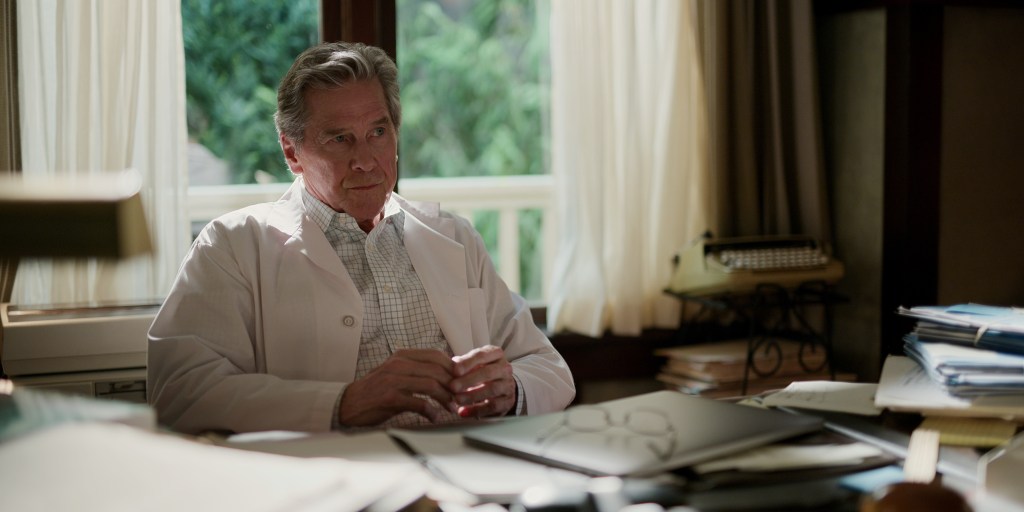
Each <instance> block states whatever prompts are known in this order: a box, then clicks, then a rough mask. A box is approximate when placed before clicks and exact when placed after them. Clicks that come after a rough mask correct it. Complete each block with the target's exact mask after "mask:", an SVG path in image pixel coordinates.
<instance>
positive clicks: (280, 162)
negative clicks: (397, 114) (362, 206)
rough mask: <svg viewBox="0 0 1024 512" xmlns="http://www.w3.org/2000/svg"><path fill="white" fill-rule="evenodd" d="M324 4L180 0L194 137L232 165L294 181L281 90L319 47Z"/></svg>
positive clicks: (243, 175)
mask: <svg viewBox="0 0 1024 512" xmlns="http://www.w3.org/2000/svg"><path fill="white" fill-rule="evenodd" d="M318 13H319V6H318V0H276V1H267V0H181V15H182V20H183V23H182V25H183V26H182V34H183V37H184V41H185V82H186V95H187V109H188V127H189V137H190V138H192V139H193V140H196V141H197V142H199V143H200V144H202V145H204V146H206V147H207V148H208V149H210V151H212V152H213V153H214V154H215V155H217V156H218V157H220V158H221V159H223V160H225V161H227V162H228V164H229V165H230V166H231V169H232V180H233V181H234V182H235V183H252V182H254V180H255V178H254V177H255V173H256V171H257V170H262V171H265V172H267V173H270V174H271V175H273V176H274V177H276V178H277V179H278V180H281V181H290V180H291V173H290V172H288V169H287V166H286V165H285V163H284V157H283V156H282V155H281V149H280V147H279V146H278V142H277V134H276V132H275V130H274V120H273V116H274V111H275V110H276V108H277V85H278V83H279V81H280V80H281V77H282V76H284V74H285V73H286V72H287V71H288V67H289V66H290V65H291V63H292V60H293V59H294V58H295V57H296V56H297V55H298V54H299V53H300V52H302V50H305V49H306V48H307V47H309V46H311V45H313V44H316V42H317V38H318V32H317V26H318V19H319V18H318V16H319V14H318Z"/></svg>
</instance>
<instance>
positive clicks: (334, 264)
mask: <svg viewBox="0 0 1024 512" xmlns="http://www.w3.org/2000/svg"><path fill="white" fill-rule="evenodd" d="M304 186H305V185H304V184H303V181H302V177H301V176H299V177H297V178H296V179H295V182H294V183H292V186H291V187H289V188H288V191H287V192H286V193H285V194H284V195H283V196H282V197H281V199H280V200H279V201H278V202H277V204H276V205H275V206H276V208H274V211H273V213H272V214H271V215H270V216H269V218H268V219H267V223H268V224H269V225H270V226H271V227H272V228H275V229H277V230H279V231H281V232H282V233H283V234H284V235H285V236H287V237H288V238H287V239H286V240H285V241H284V245H285V247H286V248H289V249H295V250H297V251H299V252H300V253H301V254H303V255H305V256H306V257H307V258H309V259H310V261H312V262H313V264H315V265H316V266H318V267H320V268H322V269H324V270H326V271H328V272H330V273H332V274H334V275H335V276H337V277H338V278H340V279H342V280H350V278H349V276H348V272H346V271H345V267H344V266H343V265H342V264H341V260H340V259H339V258H338V253H336V252H334V248H333V247H331V243H330V242H328V241H327V237H326V236H324V234H323V231H321V230H320V227H319V226H317V225H316V223H314V222H313V221H311V220H309V219H306V215H305V210H304V208H303V206H302V187H304Z"/></svg>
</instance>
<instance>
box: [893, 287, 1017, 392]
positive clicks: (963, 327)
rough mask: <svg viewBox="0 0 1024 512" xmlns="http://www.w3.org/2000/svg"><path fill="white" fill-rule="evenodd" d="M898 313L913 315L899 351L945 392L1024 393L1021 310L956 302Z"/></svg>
mask: <svg viewBox="0 0 1024 512" xmlns="http://www.w3.org/2000/svg"><path fill="white" fill-rule="evenodd" d="M899 313H900V314H901V315H904V316H908V317H912V318H917V319H918V322H917V326H916V327H915V329H914V331H913V332H911V333H909V334H908V335H907V336H905V337H904V342H905V343H904V352H905V353H906V354H907V355H908V356H909V357H910V358H912V359H913V360H914V361H916V362H917V363H918V364H919V365H920V366H921V367H922V368H923V369H924V370H925V371H926V372H927V373H928V375H929V377H930V378H931V379H932V380H934V381H935V382H936V383H937V384H939V385H940V386H941V387H942V388H943V389H945V390H946V391H947V392H948V393H949V394H951V395H954V396H959V397H970V396H980V395H1006V394H1021V395H1024V311H1022V310H1019V309H1016V308H1004V307H994V306H982V305H978V304H961V305H956V306H949V307H944V306H927V307H916V308H910V309H906V308H900V310H899Z"/></svg>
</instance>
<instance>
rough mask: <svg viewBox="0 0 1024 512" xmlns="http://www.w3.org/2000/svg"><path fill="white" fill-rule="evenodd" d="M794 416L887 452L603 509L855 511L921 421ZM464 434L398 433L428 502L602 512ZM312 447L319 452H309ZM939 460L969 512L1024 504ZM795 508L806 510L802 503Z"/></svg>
mask: <svg viewBox="0 0 1024 512" xmlns="http://www.w3.org/2000/svg"><path fill="white" fill-rule="evenodd" d="M793 412H794V413H801V414H815V415H819V416H821V417H823V418H824V419H825V420H826V424H827V425H828V427H829V429H828V430H826V431H823V432H821V433H819V434H815V435H814V437H812V438H807V439H803V440H801V441H802V442H823V441H829V440H845V442H849V441H851V440H859V441H863V442H868V443H871V444H874V445H877V446H881V447H883V450H885V451H886V454H885V455H884V456H882V457H878V458H877V459H875V460H870V461H866V462H865V463H864V464H861V465H858V466H856V468H855V469H851V468H847V467H837V468H824V469H823V468H817V469H812V470H793V471H783V472H774V473H767V474H760V475H755V476H751V475H749V474H746V475H745V474H741V473H732V474H725V473H721V474H712V475H710V476H703V477H699V476H696V475H694V474H693V473H692V472H691V471H688V470H680V471H675V472H670V473H666V474H663V475H659V476H656V477H652V478H644V479H624V480H622V481H621V484H622V486H621V488H619V489H618V490H616V491H614V492H612V491H608V490H607V489H604V490H603V491H602V492H604V494H603V495H602V496H601V499H602V500H605V504H606V505H607V504H608V503H619V504H621V503H623V502H628V503H642V502H654V503H657V504H660V505H661V506H663V507H664V508H671V507H674V506H682V505H687V506H689V507H691V509H692V510H698V511H724V510H757V509H754V508H751V506H752V505H751V504H759V505H760V506H762V507H765V508H764V509H774V510H829V511H840V512H843V511H857V510H859V507H860V500H861V497H862V496H861V494H860V493H858V492H857V491H854V490H852V489H849V488H846V487H844V486H843V485H842V481H843V478H844V477H845V476H847V475H849V474H852V472H853V471H868V470H871V469H875V468H882V467H886V466H892V465H897V466H898V464H900V462H901V460H902V458H903V456H904V455H905V453H906V448H907V443H908V440H909V436H908V434H907V432H910V431H911V430H912V429H913V428H914V427H916V425H917V423H918V422H920V417H919V416H917V415H914V414H908V413H885V414H883V416H881V417H880V418H878V419H865V418H864V417H858V416H851V415H845V414H840V413H824V412H820V413H819V412H813V413H812V412H808V411H802V412H797V411H793ZM460 429H461V427H445V428H435V429H428V430H419V431H406V434H404V435H401V437H402V438H403V439H405V440H406V441H408V443H407V445H408V446H410V447H412V448H413V449H414V451H417V452H418V455H416V456H415V458H416V459H417V460H419V461H420V462H421V463H423V465H424V468H425V470H426V472H427V473H429V474H430V476H431V479H432V485H433V487H432V488H431V489H432V492H433V493H434V495H440V496H446V497H447V498H448V499H450V500H452V502H454V503H457V504H458V506H461V507H472V506H474V504H475V502H474V501H473V500H472V499H469V496H468V495H466V494H460V493H461V490H460V489H470V490H472V491H474V492H475V493H477V494H480V495H481V496H482V497H483V498H484V500H485V501H493V502H497V503H499V504H501V505H502V506H503V507H502V508H504V506H507V505H508V504H510V503H512V502H514V501H516V500H518V499H520V496H519V493H521V492H522V491H523V490H524V489H527V488H531V487H532V488H534V489H543V488H544V487H545V486H544V484H553V485H548V486H546V488H547V492H548V493H549V494H548V495H547V496H546V497H543V496H542V497H541V498H537V499H542V500H547V503H548V504H549V505H551V504H553V503H555V502H561V503H562V504H563V505H566V506H569V508H568V509H572V506H571V505H572V504H573V503H575V504H576V506H577V507H578V508H577V509H578V510H588V511H593V512H604V510H608V509H598V508H594V507H595V506H594V505H593V503H592V502H593V499H594V497H593V494H594V493H595V491H594V489H593V488H592V487H593V486H594V484H595V482H597V480H596V479H592V478H590V477H586V476H584V475H579V474H573V473H571V472H566V471H563V470H559V469H555V468H549V467H547V466H541V465H538V464H535V463H532V462H527V461H523V460H519V459H515V458H509V457H506V456H504V455H500V454H497V453H492V452H484V451H480V450H477V449H475V448H470V447H466V446H463V445H462V444H461V442H460V440H459V437H458V433H459V431H460ZM385 437H386V434H385V433H383V432H366V433H362V434H355V435H352V436H346V435H344V434H332V435H317V436H312V437H310V438H307V440H304V441H303V440H299V439H295V440H291V441H287V442H281V443H278V444H276V446H275V444H274V443H263V444H262V445H250V446H249V448H251V449H260V450H267V451H272V452H273V453H287V452H288V451H292V452H293V453H295V454H296V455H302V456H310V455H311V454H312V453H321V454H323V453H331V454H338V455H339V456H344V450H348V449H355V448H354V447H358V446H362V447H366V446H371V445H379V443H381V440H382V439H384V438H385ZM332 438H333V440H332ZM317 445H319V448H316V449H313V450H311V448H312V447H314V446H317ZM235 446H236V447H237V446H238V445H235ZM331 446H334V448H331ZM343 446H344V447H348V448H344V449H343V450H342V451H340V452H339V451H338V450H337V448H338V447H343ZM377 450H380V451H379V452H378V453H383V452H387V451H389V450H390V449H383V448H378V449H377ZM372 452H373V450H371V451H370V452H367V451H366V450H365V448H360V449H357V450H356V451H354V452H349V457H354V458H355V459H356V460H371V459H366V457H368V456H370V454H371V453H372ZM941 457H942V459H941V460H940V463H939V469H940V471H941V472H942V473H943V483H944V484H945V485H947V486H948V487H950V488H953V489H956V490H957V491H958V492H960V493H961V494H963V495H967V496H969V497H970V498H971V500H972V506H974V511H975V512H997V511H998V512H1007V511H1014V510H1017V511H1024V506H1022V505H1021V504H1016V505H1015V504H1006V503H1005V502H1001V501H992V500H987V501H986V500H984V499H983V498H981V497H979V496H977V493H976V492H975V487H976V482H975V481H974V472H973V469H972V468H974V467H975V465H976V463H977V460H978V454H977V452H975V451H974V450H970V449H951V448H943V449H942V454H941ZM481 477H483V478H481ZM536 486H540V487H536ZM453 487H455V489H453ZM534 492H536V491H534ZM794 499H797V501H794ZM588 500H590V501H588ZM623 500H624V501H623ZM801 503H802V504H803V505H805V507H803V508H801V507H800V506H798V505H800V504H801ZM420 505H423V503H420ZM770 505H774V508H770ZM588 507H589V508H588ZM427 508H430V506H428V507H427ZM435 508H436V507H435ZM456 508H457V507H456ZM568 509H563V510H568ZM446 510H447V509H446ZM495 510H500V509H499V508H495Z"/></svg>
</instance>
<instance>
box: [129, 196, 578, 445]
mask: <svg viewBox="0 0 1024 512" xmlns="http://www.w3.org/2000/svg"><path fill="white" fill-rule="evenodd" d="M302 186H303V181H302V178H301V177H300V178H298V179H296V180H295V183H294V184H293V185H292V186H291V188H289V190H288V192H286V193H285V195H284V196H282V198H281V199H280V200H278V201H277V202H274V203H265V204H260V205H255V206H251V207H248V208H245V209H242V210H239V211H237V212H233V213H230V214H227V215H225V216H223V217H220V218H218V219H216V220H214V221H213V222H211V223H210V224H209V225H208V226H207V227H206V228H205V229H204V230H203V232H202V233H201V234H200V235H199V238H198V239H197V240H196V241H195V243H194V245H193V247H192V249H191V251H190V252H189V254H188V255H187V256H186V258H185V260H184V262H183V263H182V266H181V268H180V270H179V274H178V277H177V280H176V282H175V284H174V286H173V288H172V289H171V292H170V294H169V295H168V296H167V299H166V300H165V301H164V304H163V306H162V307H161V309H160V312H159V313H158V314H157V317H156V319H155V320H154V322H153V325H152V327H151V329H150V331H149V359H148V368H149V377H148V386H147V389H148V392H149V401H150V403H151V404H152V405H153V406H155V408H156V410H157V413H158V418H159V421H160V423H161V424H162V425H166V426H169V427H172V428H174V429H176V430H178V431H181V432H199V431H204V430H229V431H233V432H247V431H259V430H278V429H283V430H297V431H323V430H328V429H330V426H331V422H332V414H333V411H334V406H335V402H336V400H337V398H338V395H339V393H340V392H341V389H342V383H346V382H351V381H352V380H353V379H354V377H355V371H356V358H357V356H358V353H359V343H360V335H361V333H362V327H363V302H362V299H361V298H360V296H359V292H358V291H357V290H356V287H355V285H354V283H353V282H352V279H351V278H350V277H349V275H348V272H347V271H346V270H345V267H344V266H343V265H342V263H341V260H340V259H339V258H338V256H337V254H336V253H335V251H334V249H333V248H332V247H331V245H330V243H329V242H328V241H327V238H326V237H325V236H324V234H323V232H322V231H321V230H320V228H319V227H318V226H317V225H316V224H315V223H314V222H313V221H312V220H310V219H309V218H307V217H306V216H305V215H304V214H303V207H302V190H301V187H302ZM393 198H394V200H395V201H398V204H399V205H400V206H401V207H402V208H403V209H404V210H405V211H406V216H405V245H406V248H407V249H408V251H409V258H410V259H411V260H412V264H413V266H414V268H416V269H417V274H418V275H419V277H420V279H421V280H422V281H423V287H424V288H425V289H426V293H427V297H428V298H429V300H430V304H431V306H432V308H433V310H434V314H435V315H436V316H437V321H438V323H439V324H440V327H441V330H442V331H443V333H444V335H445V338H446V339H447V341H448V343H449V345H451V347H452V350H453V352H454V353H455V354H464V353H466V352H468V351H469V350H471V349H473V348H475V347H480V346H484V345H488V344H493V345H498V346H500V347H501V348H502V349H503V350H504V351H505V354H506V357H507V358H508V359H509V360H510V361H511V362H512V366H513V372H514V374H515V376H516V378H517V379H518V381H519V382H520V383H521V386H522V389H523V392H524V393H525V399H526V407H527V410H528V413H530V414H538V413H544V412H550V411H555V410H560V409H562V408H564V407H565V406H566V405H568V404H569V402H570V401H571V400H572V399H573V397H574V396H575V387H574V385H573V380H572V375H571V374H570V372H569V369H568V367H567V366H566V364H565V361H564V360H563V359H562V357H561V356H560V355H559V354H558V353H557V352H556V351H555V349H554V348H553V347H552V345H551V343H550V341H549V340H548V339H547V337H546V336H544V334H543V332H542V331H540V330H539V329H538V328H537V327H536V325H535V324H534V323H533V320H532V317H531V315H530V310H529V308H528V307H527V305H526V303H525V301H524V300H523V299H522V298H521V297H519V296H518V295H516V294H514V293H511V292H510V291H509V290H508V288H507V286H506V285H505V283H504V282H503V281H502V280H501V278H500V277H499V276H498V275H497V273H496V272H495V270H494V266H493V264H492V263H491V261H490V259H489V257H488V255H487V252H486V250H485V248H484V244H483V241H482V240H481V239H480V236H479V234H477V232H476V231H475V230H474V229H473V228H472V227H471V226H470V225H469V223H468V222H467V221H466V220H465V219H462V218H459V217H455V216H453V215H450V214H448V213H445V212H441V211H440V210H439V208H438V205H437V204H434V203H417V202H410V201H406V200H405V199H403V198H401V197H399V196H398V195H397V194H395V195H393Z"/></svg>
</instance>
